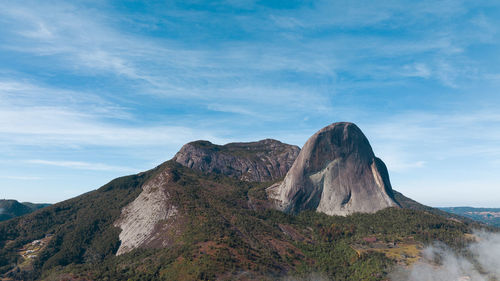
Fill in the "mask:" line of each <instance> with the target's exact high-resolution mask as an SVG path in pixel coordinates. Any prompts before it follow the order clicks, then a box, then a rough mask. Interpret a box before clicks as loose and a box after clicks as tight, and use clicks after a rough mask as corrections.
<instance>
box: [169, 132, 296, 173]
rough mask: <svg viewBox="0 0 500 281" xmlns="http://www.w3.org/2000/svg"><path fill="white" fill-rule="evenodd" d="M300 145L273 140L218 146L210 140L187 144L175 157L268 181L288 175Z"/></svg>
mask: <svg viewBox="0 0 500 281" xmlns="http://www.w3.org/2000/svg"><path fill="white" fill-rule="evenodd" d="M299 151H300V149H299V147H297V146H295V145H289V144H285V143H282V142H280V141H277V140H273V139H265V140H261V141H258V142H247V143H244V142H241V143H229V144H226V145H215V144H212V143H211V142H209V141H195V142H190V143H188V144H185V145H184V146H183V147H182V148H181V150H180V151H179V152H177V154H176V155H175V156H174V160H175V161H176V162H177V163H180V164H181V165H183V166H186V167H188V168H193V169H196V170H200V171H202V172H207V173H221V174H224V175H227V176H231V177H234V178H237V179H239V180H243V181H256V182H265V181H272V180H276V179H279V178H282V177H284V176H285V174H286V172H287V171H288V170H289V169H290V167H291V166H292V164H293V162H294V160H295V158H297V155H298V154H299Z"/></svg>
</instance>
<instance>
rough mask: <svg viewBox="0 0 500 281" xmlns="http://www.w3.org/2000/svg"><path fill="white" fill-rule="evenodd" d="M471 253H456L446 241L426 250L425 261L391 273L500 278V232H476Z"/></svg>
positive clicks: (438, 279) (432, 279)
mask: <svg viewBox="0 0 500 281" xmlns="http://www.w3.org/2000/svg"><path fill="white" fill-rule="evenodd" d="M474 235H475V236H476V238H477V240H476V241H475V242H472V243H471V244H470V246H469V247H468V251H469V253H466V254H457V253H456V252H454V251H452V250H451V249H449V248H448V247H447V246H445V245H443V244H439V243H437V244H435V245H433V246H430V247H427V248H426V249H424V250H423V252H422V255H423V260H421V261H419V262H417V263H416V264H414V265H413V266H412V267H411V268H409V269H402V268H398V270H397V271H396V272H394V273H393V274H392V276H391V279H392V280H401V281H405V280H407V281H420V280H427V281H462V280H463V281H467V280H469V281H489V280H496V279H498V278H500V234H498V233H490V232H476V233H475V234H474Z"/></svg>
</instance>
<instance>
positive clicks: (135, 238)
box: [114, 169, 178, 255]
mask: <svg viewBox="0 0 500 281" xmlns="http://www.w3.org/2000/svg"><path fill="white" fill-rule="evenodd" d="M172 178H173V175H172V174H171V173H170V170H168V169H165V170H164V171H162V172H161V173H159V174H158V175H157V176H156V177H154V178H152V179H151V180H149V181H148V182H146V183H145V184H144V186H143V187H142V190H143V191H142V192H141V194H140V195H139V196H138V197H137V198H136V199H135V200H134V201H132V202H131V203H130V204H129V205H127V206H126V207H125V208H123V209H122V213H121V216H120V218H119V219H118V220H117V221H116V222H115V223H114V225H115V226H116V227H119V228H121V229H122V232H121V233H120V235H119V238H120V241H121V244H120V248H119V249H118V251H117V253H116V255H121V254H124V253H127V252H129V251H131V250H133V249H135V248H139V247H141V248H147V247H153V248H161V247H166V246H168V244H169V243H170V240H171V239H170V237H169V236H168V235H166V233H169V231H168V230H169V228H172V227H175V226H174V224H175V220H176V219H177V217H176V216H177V215H178V210H177V207H176V206H175V205H174V204H173V202H171V201H172V200H171V199H170V194H169V193H168V185H169V183H170V182H171V181H172ZM170 232H171V231H170Z"/></svg>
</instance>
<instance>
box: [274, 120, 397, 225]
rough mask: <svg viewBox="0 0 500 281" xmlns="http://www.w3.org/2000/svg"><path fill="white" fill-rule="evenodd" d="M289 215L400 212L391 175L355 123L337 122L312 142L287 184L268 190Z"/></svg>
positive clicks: (309, 143) (293, 169)
mask: <svg viewBox="0 0 500 281" xmlns="http://www.w3.org/2000/svg"><path fill="white" fill-rule="evenodd" d="M267 192H268V195H269V197H270V198H272V199H274V200H275V204H276V207H277V208H278V209H280V210H283V211H285V212H289V213H298V212H300V211H302V210H317V211H318V212H323V213H326V214H328V215H344V216H345V215H349V214H352V213H356V212H362V213H373V212H376V211H378V210H381V209H384V208H387V207H397V206H398V203H397V202H396V201H395V199H394V196H393V193H392V187H391V183H390V181H389V174H388V172H387V168H386V166H385V164H384V163H383V162H382V160H380V159H378V158H376V157H375V155H374V153H373V151H372V148H371V146H370V143H369V142H368V140H367V138H366V137H365V135H364V134H363V132H361V130H360V129H359V128H358V127H357V126H356V125H355V124H353V123H348V122H339V123H333V124H331V125H329V126H327V127H325V128H323V129H321V130H320V131H318V132H317V133H315V134H314V135H313V136H312V137H310V138H309V139H308V140H307V142H306V143H305V145H304V147H303V148H302V150H301V151H300V153H299V156H298V157H297V159H296V160H295V162H294V164H293V166H292V167H291V169H290V170H289V171H288V173H287V174H286V177H285V179H284V180H283V181H282V182H279V183H277V184H275V185H273V186H271V187H269V188H268V189H267Z"/></svg>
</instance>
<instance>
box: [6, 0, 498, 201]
mask: <svg viewBox="0 0 500 281" xmlns="http://www.w3.org/2000/svg"><path fill="white" fill-rule="evenodd" d="M164 2H166V3H164ZM495 2H496V1H470V2H462V1H418V3H415V1H407V2H405V1H247V0H227V1H177V2H176V1H84V2H81V1H9V0H7V1H2V7H1V9H0V197H2V198H15V199H18V200H21V201H33V202H57V201H60V200H64V199H67V198H70V197H73V196H76V195H79V194H81V193H83V192H86V191H89V190H92V189H95V188H98V187H100V186H101V185H103V184H105V183H106V182H108V181H109V180H111V179H113V178H115V177H118V176H122V175H126V174H132V173H136V172H139V171H144V170H147V169H150V168H152V167H154V166H156V165H158V164H160V163H162V162H163V161H166V160H168V159H170V158H171V157H172V156H173V155H174V154H175V152H176V151H177V150H179V148H180V147H181V146H182V144H184V143H186V142H188V141H192V140H197V139H207V140H210V141H212V142H214V143H218V144H224V143H227V142H231V141H253V140H259V139H264V138H275V139H278V140H281V141H284V142H288V143H291V144H297V145H299V146H302V145H303V143H304V142H305V141H306V140H307V138H308V137H309V136H310V135H311V134H313V133H314V132H315V131H317V130H319V129H320V128H322V127H324V126H326V125H328V124H330V123H333V122H336V121H351V122H355V123H356V124H358V126H359V127H360V128H361V129H362V130H363V131H364V132H365V134H366V135H367V137H368V138H369V140H370V141H371V144H372V146H373V149H374V151H375V153H376V154H377V155H378V156H379V157H381V158H382V159H383V160H384V161H385V162H386V164H387V165H388V168H389V171H390V176H391V180H392V183H393V186H394V188H395V189H397V190H399V191H401V192H403V193H404V194H406V195H408V196H409V197H411V198H413V199H415V200H417V201H420V202H422V203H425V204H429V205H432V206H457V205H471V206H491V207H500V173H499V170H500V110H499V106H500V94H499V90H498V89H500V88H499V86H500V57H499V51H500V48H499V47H500V37H499V35H500V34H499V27H500V22H499V21H500V9H499V6H498V5H497V4H495Z"/></svg>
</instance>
